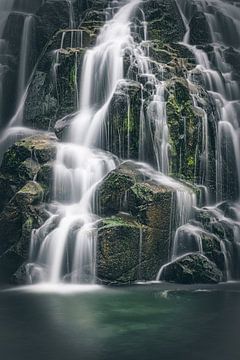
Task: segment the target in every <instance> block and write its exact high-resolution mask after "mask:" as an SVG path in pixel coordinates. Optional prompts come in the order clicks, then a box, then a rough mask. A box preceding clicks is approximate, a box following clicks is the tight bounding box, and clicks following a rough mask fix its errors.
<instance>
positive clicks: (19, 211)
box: [0, 134, 56, 283]
mask: <svg viewBox="0 0 240 360" xmlns="http://www.w3.org/2000/svg"><path fill="white" fill-rule="evenodd" d="M55 156H56V138H55V136H54V135H53V134H39V135H34V136H30V137H27V138H25V139H22V140H20V141H18V142H16V143H15V144H14V145H13V146H12V147H10V149H9V150H8V151H7V152H6V153H5V155H4V158H3V163H2V166H1V169H0V170H1V171H0V182H1V184H2V186H1V189H0V199H1V204H0V205H1V206H0V211H1V212H0V274H1V275H0V281H1V282H8V283H9V282H11V281H12V276H13V274H14V273H16V275H15V277H14V282H15V283H16V282H17V279H18V276H20V273H21V274H23V271H18V269H19V268H20V267H22V264H23V263H24V262H25V261H27V259H28V255H29V245H30V239H31V233H32V230H33V229H35V228H39V227H40V226H41V225H42V224H43V223H44V222H45V221H46V220H47V218H48V215H47V213H46V212H45V209H44V205H43V202H46V201H48V200H49V198H50V194H51V187H52V180H53V168H52V161H53V160H54V159H55ZM21 276H22V280H21V281H23V275H21ZM25 280H26V278H25Z"/></svg>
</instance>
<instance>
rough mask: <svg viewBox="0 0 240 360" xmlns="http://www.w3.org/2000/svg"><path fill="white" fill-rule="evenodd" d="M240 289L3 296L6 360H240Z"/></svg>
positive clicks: (0, 325) (1, 342)
mask: <svg viewBox="0 0 240 360" xmlns="http://www.w3.org/2000/svg"><path fill="white" fill-rule="evenodd" d="M239 330H240V285H239V284H227V285H222V286H221V285H220V286H216V287H201V288H194V287H179V288H177V287H174V286H170V285H168V286H166V285H164V284H163V285H146V286H135V287H129V288H114V289H112V288H96V289H95V288H94V289H91V288H90V289H88V288H83V289H82V288H80V289H75V288H74V289H72V288H69V290H67V291H66V292H65V290H64V291H62V290H61V291H59V290H58V289H56V290H55V291H53V292H50V291H49V289H48V290H46V289H42V288H40V289H39V288H37V289H34V288H33V289H28V290H27V291H26V290H25V289H19V290H14V291H12V290H11V291H6V290H4V291H1V293H0V359H2V360H28V359H32V360H40V359H41V360H42V359H45V360H48V359H49V360H62V359H64V360H65V359H66V360H75V359H76V360H82V359H83V360H85V359H93V360H95V359H99V360H102V359H111V360H114V359H116V360H118V359H119V360H120V359H121V360H125V359H133V360H134V359H160V360H168V359H171V360H177V359H190V360H195V359H203V360H208V359H212V360H239V359H240V346H239V342H240V335H239Z"/></svg>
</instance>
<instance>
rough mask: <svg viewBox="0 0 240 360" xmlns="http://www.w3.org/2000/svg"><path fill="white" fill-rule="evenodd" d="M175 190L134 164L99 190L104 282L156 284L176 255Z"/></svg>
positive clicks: (99, 271)
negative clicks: (172, 244) (173, 252)
mask: <svg viewBox="0 0 240 360" xmlns="http://www.w3.org/2000/svg"><path fill="white" fill-rule="evenodd" d="M174 196H175V190H174V189H173V188H171V186H169V185H166V183H165V184H164V183H162V184H161V183H160V182H157V181H156V180H153V179H152V178H151V175H150V174H149V175H147V172H146V169H141V165H140V164H138V163H134V162H131V161H127V162H125V163H123V164H121V165H120V166H119V167H118V168H117V169H116V170H113V171H112V172H111V173H110V174H109V175H107V176H106V178H105V179H104V180H103V182H102V184H101V185H100V186H99V188H98V190H97V200H98V201H97V203H98V207H99V212H100V214H101V215H102V216H104V215H105V216H107V217H106V218H104V219H103V220H102V222H100V224H99V238H98V246H97V277H98V278H99V280H101V281H103V282H110V283H115V282H118V283H129V282H133V281H137V280H140V279H141V280H155V279H156V276H157V273H158V270H159V269H160V267H161V266H162V265H163V264H165V263H166V262H167V261H168V258H169V256H170V223H171V216H172V209H171V204H172V199H173V197H174Z"/></svg>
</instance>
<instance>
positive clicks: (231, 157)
mask: <svg viewBox="0 0 240 360" xmlns="http://www.w3.org/2000/svg"><path fill="white" fill-rule="evenodd" d="M176 5H177V7H178V9H179V12H180V14H181V16H182V20H183V23H184V25H185V29H186V32H185V35H184V38H183V41H182V43H181V44H183V45H184V46H185V47H187V48H188V49H189V50H190V51H191V52H192V53H193V55H194V57H195V60H196V68H195V69H194V70H192V71H190V72H189V74H188V81H189V84H192V83H193V82H194V74H195V73H196V71H197V72H199V73H200V74H201V76H202V78H203V81H204V85H205V88H206V90H207V91H208V93H209V95H210V96H211V98H212V99H213V102H214V104H215V105H216V109H217V114H218V118H219V119H218V120H217V119H215V121H216V128H217V138H216V190H215V192H216V193H215V201H217V204H216V206H211V207H207V208H206V210H207V211H211V212H212V214H213V215H214V216H215V217H216V218H217V219H219V220H221V221H224V222H225V223H226V224H229V225H230V226H231V227H233V229H234V230H233V232H234V242H235V244H236V246H238V244H239V226H240V225H239V221H238V218H239V215H238V211H239V196H240V165H239V161H238V157H239V153H240V145H239V144H240V143H239V122H238V115H239V105H240V102H239V98H240V88H239V85H238V83H237V81H236V80H235V79H234V76H233V72H232V69H231V66H230V65H229V64H228V62H227V61H226V60H225V57H224V52H225V50H226V49H227V48H228V47H229V45H230V46H232V47H233V49H234V50H235V51H237V52H239V50H240V45H239V44H240V41H239V40H240V37H239V36H240V32H239V20H240V9H239V7H237V6H235V5H234V4H231V3H230V4H229V3H226V2H224V1H221V0H220V1H214V0H210V1H205V0H203V1H198V0H180V1H176ZM196 9H197V11H199V13H201V14H203V15H204V17H205V20H206V23H207V25H208V29H209V35H210V42H211V43H210V46H211V47H212V49H213V53H212V55H211V57H210V56H209V54H208V49H207V46H206V47H204V46H198V44H194V45H192V43H191V21H192V18H193V15H194V13H195V12H196ZM233 33H234V37H233V36H232V34H233ZM206 45H208V44H206ZM205 49H206V50H205ZM191 95H192V98H193V102H194V106H195V108H197V109H198V110H201V112H203V116H202V118H203V127H202V128H203V139H204V141H203V143H204V154H205V156H204V158H205V160H204V163H205V166H204V167H203V168H202V170H201V173H202V182H201V185H203V186H204V188H205V189H206V194H207V195H206V203H207V204H208V205H209V203H210V197H209V195H208V194H209V191H210V190H209V189H208V172H209V162H208V159H209V153H208V142H209V134H208V118H207V114H206V112H204V111H203V109H201V108H200V109H199V107H198V105H197V103H198V100H199V95H198V94H191ZM204 174H205V175H204ZM233 174H235V178H234V179H233ZM229 183H230V184H231V185H230V186H228V184H229ZM232 184H234V185H232ZM232 188H234V194H232V191H233V189H232ZM224 200H233V201H234V203H233V204H232V208H233V209H235V210H234V212H235V215H236V216H235V217H236V218H237V221H233V220H232V219H230V218H228V217H225V216H224V215H223V213H222V211H221V209H220V208H219V204H220V203H221V202H222V201H224ZM204 235H208V236H209V234H207V233H206V231H205V230H204V229H203V228H202V227H201V225H193V224H190V223H189V224H185V225H183V226H181V227H179V228H178V229H177V231H176V234H175V237H174V242H173V248H172V260H174V259H176V258H177V257H178V256H181V255H182V254H184V253H188V252H193V251H195V252H200V253H203V248H202V237H203V236H204ZM212 236H215V235H212ZM216 238H217V240H218V241H220V242H221V249H222V252H223V254H224V258H225V268H226V277H227V278H228V279H231V274H232V271H231V266H230V262H231V261H232V259H231V254H230V252H229V250H228V248H229V241H228V239H227V238H225V240H224V241H222V240H220V239H219V238H218V237H217V236H216ZM236 256H237V258H238V260H239V255H238V253H237V255H236ZM229 259H230V260H229ZM162 270H163V269H161V271H160V273H159V274H158V278H161V272H162Z"/></svg>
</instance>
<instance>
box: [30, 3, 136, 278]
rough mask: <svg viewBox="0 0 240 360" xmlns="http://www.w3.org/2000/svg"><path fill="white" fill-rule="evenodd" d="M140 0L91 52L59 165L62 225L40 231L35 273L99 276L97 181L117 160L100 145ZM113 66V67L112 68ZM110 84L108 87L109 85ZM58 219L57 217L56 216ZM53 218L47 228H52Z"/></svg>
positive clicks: (102, 34) (58, 211)
mask: <svg viewBox="0 0 240 360" xmlns="http://www.w3.org/2000/svg"><path fill="white" fill-rule="evenodd" d="M139 3H140V1H139V0H134V1H131V2H128V3H127V4H126V5H124V6H123V7H121V8H120V9H119V11H118V12H117V13H116V14H115V15H114V17H113V18H112V19H111V20H108V21H107V22H106V24H105V25H104V27H103V28H102V30H101V32H100V34H99V36H98V38H97V42H96V46H95V47H94V48H92V49H90V50H88V51H87V52H86V54H85V57H84V61H83V66H82V74H81V84H80V99H79V104H80V106H79V110H78V114H77V116H76V117H75V119H74V121H73V123H72V126H71V128H70V130H69V135H68V142H67V143H64V144H60V145H59V147H58V151H57V160H56V164H55V171H54V172H55V176H54V177H55V182H54V183H55V186H54V189H55V191H54V194H55V197H54V198H55V203H56V209H55V213H54V214H53V215H52V217H51V218H50V223H51V221H54V219H55V217H56V215H58V216H59V217H60V220H59V225H58V226H57V228H55V229H54V230H53V231H51V232H50V233H47V235H46V236H45V237H42V230H41V229H40V230H38V231H37V232H36V233H34V236H33V239H32V246H31V249H32V250H31V254H32V258H31V259H30V260H31V262H32V263H31V264H29V265H28V270H29V274H30V277H31V278H32V279H35V280H36V277H37V279H38V281H47V282H50V283H59V282H61V281H62V280H63V278H65V279H67V280H69V281H72V282H86V281H87V282H88V283H92V282H94V281H95V249H96V223H97V221H98V217H97V216H96V215H95V214H94V209H93V200H94V192H95V189H96V186H97V184H98V183H99V182H100V181H101V179H102V178H103V177H104V176H105V175H106V174H107V173H108V172H110V171H111V170H112V169H114V168H115V164H116V160H115V158H114V157H113V156H112V155H111V154H109V153H105V152H103V151H100V150H94V148H93V147H94V146H95V144H96V141H97V140H98V138H99V134H100V132H101V128H102V125H103V121H104V119H105V116H106V112H107V110H108V106H109V103H110V101H111V98H112V96H113V94H114V91H115V89H116V87H117V84H118V82H119V81H120V80H121V79H122V78H123V57H122V51H123V49H124V48H125V47H126V46H127V45H128V43H129V38H130V17H131V15H132V13H133V11H134V10H135V8H136V7H137V5H138V4H139ZM109 68H111V72H109V71H108V69H109ZM103 84H104V87H103ZM51 219H52V220H51ZM48 224H49V221H48V223H47V224H45V227H46V226H47V227H49V225H48Z"/></svg>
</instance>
